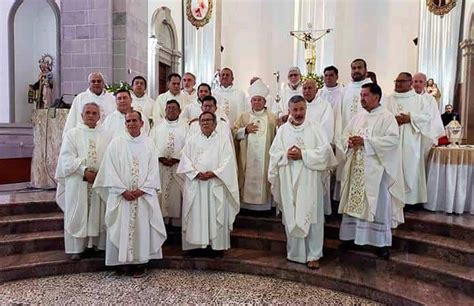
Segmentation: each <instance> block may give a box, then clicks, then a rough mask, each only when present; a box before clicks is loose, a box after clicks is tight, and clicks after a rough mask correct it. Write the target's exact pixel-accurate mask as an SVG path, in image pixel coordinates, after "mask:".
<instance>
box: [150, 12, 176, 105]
mask: <svg viewBox="0 0 474 306" xmlns="http://www.w3.org/2000/svg"><path fill="white" fill-rule="evenodd" d="M150 39H151V41H150V57H149V69H148V79H149V82H148V83H149V84H150V85H151V86H150V96H152V97H156V96H157V95H158V94H160V93H163V92H165V91H166V90H167V88H166V77H167V76H168V75H169V74H170V73H172V72H178V71H179V60H180V58H181V52H180V51H179V46H178V35H177V30H176V26H175V24H174V21H173V18H172V17H171V10H170V9H169V8H167V7H161V8H159V9H157V10H156V11H155V12H154V13H153V16H152V19H151V37H150Z"/></svg>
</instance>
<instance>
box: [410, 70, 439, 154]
mask: <svg viewBox="0 0 474 306" xmlns="http://www.w3.org/2000/svg"><path fill="white" fill-rule="evenodd" d="M425 88H426V74H424V73H421V72H418V73H415V74H414V75H413V89H414V90H415V92H416V93H417V94H419V95H421V96H422V97H423V99H424V101H425V103H426V106H427V108H428V110H429V112H430V115H431V132H432V134H431V138H432V139H433V143H434V144H435V145H437V144H438V139H439V138H441V137H443V136H446V132H445V130H444V125H443V120H441V114H440V113H439V109H438V102H436V99H435V97H433V96H432V95H430V94H429V93H427V92H426V90H425Z"/></svg>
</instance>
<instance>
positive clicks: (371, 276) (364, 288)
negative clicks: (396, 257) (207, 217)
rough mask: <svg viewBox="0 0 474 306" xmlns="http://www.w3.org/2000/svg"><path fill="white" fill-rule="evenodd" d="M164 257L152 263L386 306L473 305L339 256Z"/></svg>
mask: <svg viewBox="0 0 474 306" xmlns="http://www.w3.org/2000/svg"><path fill="white" fill-rule="evenodd" d="M164 256H165V258H164V260H162V261H157V262H156V263H155V264H154V265H155V266H157V267H162V268H178V269H200V270H224V271H232V272H239V273H249V274H258V275H265V276H270V277H276V278H282V279H287V280H293V281H299V282H304V283H307V284H312V285H316V286H321V287H325V288H328V289H333V290H337V291H343V292H346V293H350V294H354V295H358V296H362V297H365V298H368V299H372V300H375V301H378V302H381V303H384V304H389V305H423V304H431V305H432V304H439V305H452V304H472V303H474V298H473V297H472V296H469V295H468V294H466V293H465V292H462V291H460V290H456V289H453V288H450V287H446V286H444V285H441V284H437V283H432V282H426V281H423V280H421V279H416V278H410V277H407V276H405V275H401V274H398V273H393V272H391V271H377V270H376V269H373V268H372V267H366V266H363V265H353V264H341V262H340V260H339V258H337V257H331V256H327V257H325V258H323V259H322V260H321V268H320V269H318V270H311V269H308V268H307V267H306V266H305V265H302V264H297V263H292V262H289V261H287V260H286V258H285V257H284V256H281V255H279V254H275V253H274V252H271V251H264V250H249V249H240V248H232V249H230V250H229V251H226V253H225V255H224V257H223V258H222V259H208V258H193V259H192V260H190V259H189V258H187V257H183V254H182V252H181V251H180V250H179V249H178V247H177V246H172V247H171V248H168V249H167V248H164Z"/></svg>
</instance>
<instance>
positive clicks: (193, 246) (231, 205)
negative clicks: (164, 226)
mask: <svg viewBox="0 0 474 306" xmlns="http://www.w3.org/2000/svg"><path fill="white" fill-rule="evenodd" d="M204 103H206V100H205V101H203V104H204ZM217 120H218V119H217V118H216V115H215V114H214V113H212V112H208V111H203V113H202V114H201V115H200V116H199V127H200V132H199V133H198V134H196V135H193V137H189V138H188V141H187V143H186V144H185V145H184V148H183V151H182V154H181V159H180V162H179V165H178V169H177V173H180V174H182V175H183V176H184V178H185V183H184V188H183V210H182V243H183V250H185V251H186V250H190V251H191V252H190V253H191V255H199V254H200V253H201V252H202V251H204V252H205V249H206V248H208V246H210V248H211V250H212V251H211V252H212V253H211V254H210V255H212V256H222V255H223V251H224V250H227V249H229V248H230V231H231V230H232V224H233V223H234V220H235V216H236V215H237V213H238V212H239V209H240V206H239V203H240V202H239V186H238V182H237V164H236V161H235V158H234V156H233V145H232V144H231V143H230V142H229V140H228V137H227V135H223V134H222V133H219V132H217V131H216V126H217ZM206 253H207V252H206Z"/></svg>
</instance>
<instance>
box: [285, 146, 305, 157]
mask: <svg viewBox="0 0 474 306" xmlns="http://www.w3.org/2000/svg"><path fill="white" fill-rule="evenodd" d="M286 156H287V157H288V159H291V160H300V159H302V158H303V155H302V154H301V149H300V148H298V147H297V146H295V145H294V146H292V147H291V148H289V149H288V151H286Z"/></svg>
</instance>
